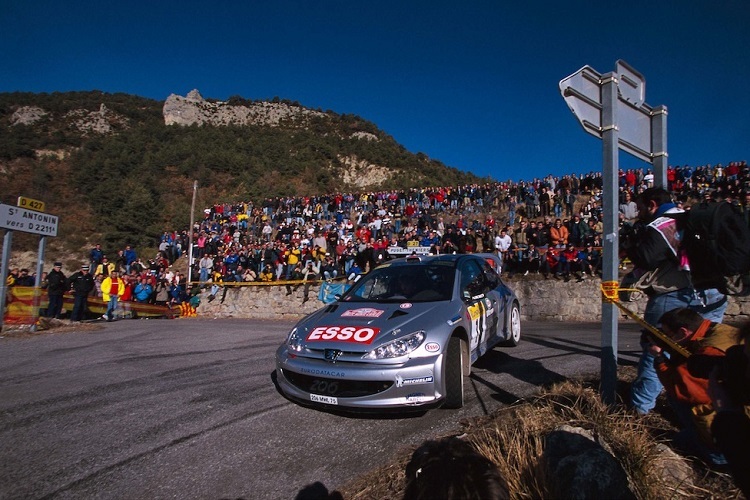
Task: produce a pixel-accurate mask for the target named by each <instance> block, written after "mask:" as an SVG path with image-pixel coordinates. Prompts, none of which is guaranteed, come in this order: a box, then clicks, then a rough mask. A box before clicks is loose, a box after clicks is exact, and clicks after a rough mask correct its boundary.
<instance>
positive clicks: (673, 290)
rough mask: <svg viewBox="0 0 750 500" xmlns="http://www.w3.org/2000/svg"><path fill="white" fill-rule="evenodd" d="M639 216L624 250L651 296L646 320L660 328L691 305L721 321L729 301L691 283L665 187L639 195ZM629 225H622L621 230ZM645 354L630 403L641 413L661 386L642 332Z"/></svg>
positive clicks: (650, 405) (626, 237)
mask: <svg viewBox="0 0 750 500" xmlns="http://www.w3.org/2000/svg"><path fill="white" fill-rule="evenodd" d="M636 204H637V206H638V219H639V221H638V222H636V223H635V224H634V225H633V226H632V233H629V232H627V230H626V232H625V234H624V235H623V236H624V238H623V242H622V245H621V250H622V251H624V253H625V254H626V255H627V256H628V257H629V258H630V260H631V261H632V262H633V264H634V265H635V267H636V269H635V270H634V276H635V278H636V282H635V284H634V287H635V288H639V289H641V290H643V292H644V293H645V294H646V295H647V296H648V301H647V303H646V309H645V311H644V314H643V319H644V320H645V321H646V322H647V323H649V324H651V325H654V326H656V327H658V326H659V320H660V318H661V317H662V315H663V314H664V313H666V312H667V311H671V310H672V309H676V308H678V307H689V308H690V309H693V310H695V311H696V312H698V313H699V314H701V316H703V317H704V318H705V319H708V320H711V321H714V322H717V323H720V322H721V321H722V320H723V318H724V311H725V310H726V307H727V300H726V297H725V296H724V295H722V294H721V293H719V292H718V290H715V289H710V290H696V289H695V288H694V287H693V285H692V283H691V281H690V271H689V265H687V264H688V262H687V259H686V257H685V255H684V252H682V251H681V249H680V233H679V231H678V229H677V221H676V220H675V219H674V217H672V216H673V215H674V214H678V213H682V212H683V211H682V210H681V209H679V208H677V207H676V206H675V204H674V203H672V199H671V196H670V194H669V192H667V191H666V190H665V189H663V188H649V189H646V190H645V191H644V192H643V193H641V194H640V195H639V196H638V198H637V199H636ZM626 227H627V224H625V225H623V229H625V228H626ZM641 347H642V348H643V352H642V354H641V359H640V361H639V363H638V375H637V377H636V379H635V380H634V381H633V384H632V386H631V403H632V405H633V407H634V409H635V410H636V411H637V412H638V413H641V414H645V413H648V412H649V411H651V410H652V409H653V408H654V406H655V405H656V398H657V397H658V396H659V393H660V392H661V390H662V385H661V383H660V382H659V378H658V377H657V374H656V370H655V369H654V355H653V353H652V352H651V350H650V347H651V342H650V340H649V338H648V337H647V336H646V335H644V336H643V337H642V339H641Z"/></svg>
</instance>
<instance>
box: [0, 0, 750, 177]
mask: <svg viewBox="0 0 750 500" xmlns="http://www.w3.org/2000/svg"><path fill="white" fill-rule="evenodd" d="M749 26H750V1H747V0H726V1H725V0H722V1H718V2H716V1H711V2H709V1H694V0H680V1H666V0H664V1H662V0H660V1H653V0H650V1H640V0H635V1H630V2H601V1H599V2H589V1H575V0H572V1H565V2H564V1H554V2H553V1H531V0H530V1H527V2H504V1H471V0H468V1H461V2H458V1H453V2H447V1H441V0H431V1H422V0H415V1H409V0H398V1H391V0H379V1H377V2H357V1H339V0H320V1H315V0H278V1H271V0H269V1H265V0H264V1H253V0H246V1H234V2H233V1H227V0H217V1H213V2H198V1H193V0H183V1H179V2H175V1H171V0H160V1H148V2H145V1H141V0H133V1H130V2H100V1H96V2H94V1H75V0H72V1H70V2H59V1H40V0H26V1H23V2H11V1H10V0H2V1H1V2H0V46H1V47H2V50H0V75H1V76H0V92H11V91H29V92H54V91H71V90H101V91H105V92H125V93H129V94H135V95H140V96H144V97H149V98H153V99H157V100H161V101H163V100H164V99H166V98H167V97H168V96H169V95H170V94H172V93H175V94H180V95H185V94H187V93H188V92H189V91H190V90H191V89H194V88H197V89H198V90H200V92H201V94H202V95H203V96H204V97H206V98H215V99H220V100H223V99H227V98H228V97H230V96H232V95H240V96H242V97H245V98H248V99H271V98H273V97H274V96H278V97H280V98H282V99H290V100H294V101H299V102H300V103H301V104H303V105H305V106H308V107H312V108H322V109H324V110H329V109H330V110H333V111H335V112H337V113H353V114H357V115H360V116H362V117H363V118H365V119H367V120H370V121H372V122H374V123H375V124H376V125H377V126H378V127H380V128H381V129H382V130H384V131H385V132H386V133H388V134H390V135H392V136H393V137H394V138H395V139H396V140H397V141H398V142H400V143H401V144H403V145H404V146H405V147H406V148H407V149H408V150H410V151H412V152H415V153H416V152H422V153H425V154H427V155H428V156H430V157H431V158H434V159H437V160H440V161H442V162H444V163H445V164H447V165H450V166H453V167H456V168H459V169H461V170H467V171H471V172H474V173H476V174H478V175H483V176H484V175H490V176H492V177H494V178H496V179H514V180H520V179H532V178H534V177H542V176H544V175H547V174H550V173H551V174H554V175H562V174H565V173H571V172H576V173H580V172H589V171H599V170H601V162H602V146H601V141H599V140H598V139H597V138H595V137H593V136H591V135H589V134H587V133H585V132H584V131H583V129H582V128H581V126H580V125H579V124H578V122H577V121H576V119H575V118H574V116H573V115H572V113H571V112H570V110H569V109H568V107H567V106H566V104H565V102H564V100H563V98H562V97H561V95H560V91H559V89H558V83H559V81H560V80H561V79H563V78H564V77H566V76H568V75H569V74H571V73H574V72H575V71H577V70H578V69H579V68H581V67H582V66H584V65H590V66H592V67H593V68H594V69H596V70H597V71H599V72H600V73H606V72H609V71H614V69H615V62H616V61H617V60H618V59H622V60H624V61H627V62H628V63H629V64H630V65H631V66H633V67H634V68H635V69H637V70H638V71H640V72H641V73H642V74H643V75H644V76H645V79H646V102H647V103H648V104H650V105H652V106H656V105H666V106H667V108H668V110H669V115H668V149H669V160H670V164H673V165H684V164H689V165H693V166H697V165H702V164H706V163H711V164H715V163H723V164H726V163H727V162H729V161H734V160H748V159H750V158H748V157H749V156H750V155H748V149H749V146H750V91H749V90H750V38H748V35H749V34H750V31H749V30H748V27H749ZM620 167H621V168H631V167H647V164H645V163H643V162H641V161H640V160H637V159H635V158H634V157H631V156H630V155H627V154H625V153H621V155H620Z"/></svg>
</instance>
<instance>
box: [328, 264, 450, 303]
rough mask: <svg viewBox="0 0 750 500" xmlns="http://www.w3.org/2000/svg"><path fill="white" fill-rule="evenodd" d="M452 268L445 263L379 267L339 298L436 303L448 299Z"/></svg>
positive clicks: (364, 300)
mask: <svg viewBox="0 0 750 500" xmlns="http://www.w3.org/2000/svg"><path fill="white" fill-rule="evenodd" d="M455 276H456V268H455V267H454V266H453V265H446V263H435V264H427V265H425V264H417V265H401V266H385V267H379V268H377V269H375V270H373V271H372V272H370V273H368V274H366V275H365V276H363V277H362V279H361V280H359V281H358V282H357V284H355V285H354V286H353V287H352V289H351V290H349V291H348V292H347V293H346V294H345V295H344V296H343V297H342V299H341V300H343V301H348V302H405V301H408V302H437V301H443V300H450V299H451V296H452V294H453V281H454V279H455Z"/></svg>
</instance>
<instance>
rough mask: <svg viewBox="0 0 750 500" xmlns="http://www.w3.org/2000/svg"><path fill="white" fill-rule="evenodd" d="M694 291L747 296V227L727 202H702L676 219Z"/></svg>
mask: <svg viewBox="0 0 750 500" xmlns="http://www.w3.org/2000/svg"><path fill="white" fill-rule="evenodd" d="M677 221H678V227H679V228H680V229H682V230H683V234H682V247H683V248H684V249H685V251H686V252H687V257H688V261H689V263H690V276H691V279H692V282H693V286H695V287H696V288H701V289H706V288H717V289H718V290H720V291H721V292H722V293H725V294H727V295H747V294H750V227H748V225H747V223H746V222H745V220H744V218H743V217H742V215H741V214H740V213H739V212H738V211H737V210H736V209H735V207H734V206H732V205H731V204H729V203H727V202H710V203H706V202H702V203H699V204H696V205H693V206H692V207H691V208H690V210H688V211H687V212H685V213H684V214H681V217H680V218H678V219H677Z"/></svg>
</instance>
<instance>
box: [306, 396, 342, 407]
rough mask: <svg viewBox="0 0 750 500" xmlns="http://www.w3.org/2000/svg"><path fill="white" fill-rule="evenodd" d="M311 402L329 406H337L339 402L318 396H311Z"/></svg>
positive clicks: (329, 397)
mask: <svg viewBox="0 0 750 500" xmlns="http://www.w3.org/2000/svg"><path fill="white" fill-rule="evenodd" d="M310 401H312V402H314V403H325V404H327V405H337V404H339V400H338V399H336V398H332V397H331V396H318V395H317V394H310Z"/></svg>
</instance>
